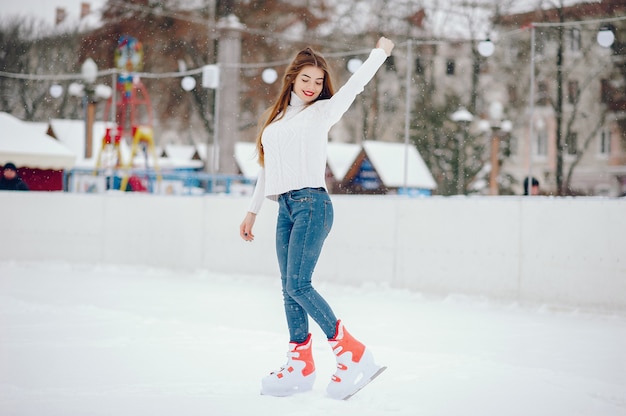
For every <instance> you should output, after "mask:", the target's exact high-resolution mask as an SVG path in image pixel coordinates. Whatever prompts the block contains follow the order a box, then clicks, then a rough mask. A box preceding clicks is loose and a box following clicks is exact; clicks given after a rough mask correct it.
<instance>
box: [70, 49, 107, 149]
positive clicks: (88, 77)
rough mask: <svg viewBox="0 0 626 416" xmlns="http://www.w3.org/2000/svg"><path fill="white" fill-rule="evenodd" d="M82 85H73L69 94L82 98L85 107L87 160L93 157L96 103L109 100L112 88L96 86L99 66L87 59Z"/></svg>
mask: <svg viewBox="0 0 626 416" xmlns="http://www.w3.org/2000/svg"><path fill="white" fill-rule="evenodd" d="M80 72H81V77H82V80H83V83H82V84H78V83H75V82H73V83H71V84H70V86H69V88H68V92H69V93H70V94H71V95H74V96H77V97H82V98H83V105H84V107H85V154H84V157H85V159H89V158H91V157H92V155H93V124H94V121H95V118H96V103H97V102H98V100H99V99H108V98H109V97H110V96H111V87H109V86H107V85H102V84H96V79H97V78H98V65H96V63H95V62H94V60H93V59H91V58H87V59H85V62H83V64H82V65H81V70H80Z"/></svg>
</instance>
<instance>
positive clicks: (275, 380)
mask: <svg viewBox="0 0 626 416" xmlns="http://www.w3.org/2000/svg"><path fill="white" fill-rule="evenodd" d="M311 344H312V340H311V334H309V335H308V337H307V338H306V341H304V342H303V343H301V344H296V343H295V342H290V343H289V351H288V352H287V364H285V365H284V366H283V367H281V369H280V370H278V371H275V372H273V373H270V375H268V376H266V377H264V378H263V380H261V394H265V395H268V396H280V397H282V396H290V395H292V394H295V393H303V392H305V391H309V390H311V389H313V383H314V382H315V363H314V362H313V351H312V349H311Z"/></svg>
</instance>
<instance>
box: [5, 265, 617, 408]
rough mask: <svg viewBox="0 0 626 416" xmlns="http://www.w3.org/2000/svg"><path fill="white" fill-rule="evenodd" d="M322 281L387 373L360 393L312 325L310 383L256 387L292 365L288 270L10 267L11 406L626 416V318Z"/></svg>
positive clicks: (322, 289)
mask: <svg viewBox="0 0 626 416" xmlns="http://www.w3.org/2000/svg"><path fill="white" fill-rule="evenodd" d="M314 283H315V282H314ZM316 287H317V289H318V290H319V291H320V292H321V293H322V295H324V296H325V297H326V299H327V300H328V301H329V303H330V304H331V306H332V307H333V309H334V310H335V312H336V314H337V316H338V317H339V318H341V319H342V320H343V321H344V323H345V324H346V327H347V328H348V329H349V330H350V332H351V333H352V334H353V335H355V336H356V337H357V338H359V339H361V340H362V341H363V342H364V343H366V344H367V345H368V347H369V348H370V349H371V350H372V351H373V352H374V355H375V357H376V359H377V361H378V362H379V363H380V364H383V365H387V366H388V367H389V369H388V370H387V371H386V372H385V373H383V374H382V375H381V376H380V377H379V378H378V379H376V380H375V381H374V382H372V384H370V385H369V386H368V387H366V388H365V389H364V390H362V391H361V392H360V393H359V394H357V395H356V396H354V397H353V398H352V399H351V400H349V401H335V400H332V399H330V398H328V397H326V395H325V387H326V384H327V382H328V381H329V379H330V376H331V375H332V373H333V372H334V366H335V364H334V357H333V355H332V353H331V350H330V347H329V346H328V345H327V342H326V340H325V339H324V336H323V334H322V332H321V331H320V330H319V328H318V327H317V326H316V325H315V323H313V322H311V332H312V333H313V337H314V341H313V342H314V344H313V347H314V354H315V358H316V365H317V373H318V374H317V382H316V385H315V388H314V390H313V392H310V393H305V394H301V395H296V396H292V397H288V398H274V397H267V396H261V395H260V394H259V389H260V379H261V377H263V376H264V375H265V374H266V373H268V372H270V371H272V370H276V369H278V368H279V367H280V366H281V365H282V364H284V363H285V361H286V357H285V353H286V349H287V343H288V341H289V340H288V338H287V330H286V324H285V319H284V317H283V310H282V298H281V294H280V284H279V279H278V278H277V277H271V276H253V275H228V274H212V273H209V272H206V271H189V270H187V271H185V270H164V269H149V268H144V267H135V266H133V267H130V266H102V265H84V264H83V265H77V264H64V263H12V262H4V263H0V415H3V416H17V415H29V416H61V415H62V416H72V415H81V416H99V415H113V416H126V415H128V416H131V415H132V416H144V415H145V416H160V415H184V416H194V415H212V416H213V415H215V416H221V415H229V416H230V415H237V416H246V415H287V414H288V415H292V416H297V415H324V416H340V415H341V416H346V415H360V416H364V415H372V416H374V415H376V416H379V415H429V416H460V415H480V416H503V415H506V416H516V415H520V416H529V415H532V416H575V415H587V416H616V415H626V316H625V315H624V314H621V313H606V312H591V311H579V310H575V309H567V308H557V307H553V306H549V305H518V304H516V303H512V302H503V301H498V300H493V299H490V300H488V299H478V298H467V297H463V296H454V295H451V296H446V297H437V296H430V295H423V294H419V293H411V292H408V291H403V290H397V289H392V288H388V287H384V286H380V287H378V286H364V287H358V288H355V287H349V286H341V285H334V284H328V283H325V284H318V285H316Z"/></svg>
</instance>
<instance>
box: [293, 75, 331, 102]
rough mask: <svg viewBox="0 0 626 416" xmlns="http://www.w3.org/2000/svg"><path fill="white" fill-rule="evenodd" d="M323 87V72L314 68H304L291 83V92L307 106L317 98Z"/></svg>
mask: <svg viewBox="0 0 626 416" xmlns="http://www.w3.org/2000/svg"><path fill="white" fill-rule="evenodd" d="M323 86H324V71H322V70H321V69H320V68H318V67H316V66H305V67H304V68H302V70H301V71H300V73H299V74H298V76H297V77H296V80H295V81H294V83H293V92H295V93H296V95H297V96H298V97H299V98H300V99H301V100H302V101H304V102H305V103H307V104H308V103H310V102H312V101H315V100H316V99H317V97H319V95H320V93H321V92H322V88H323Z"/></svg>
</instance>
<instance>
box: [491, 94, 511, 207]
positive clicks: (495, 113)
mask: <svg viewBox="0 0 626 416" xmlns="http://www.w3.org/2000/svg"><path fill="white" fill-rule="evenodd" d="M502 115H503V109H502V103H500V102H499V101H494V102H492V103H491V105H490V106H489V122H488V123H489V127H490V129H491V171H490V172H489V195H498V194H499V193H500V191H499V186H498V175H499V174H500V139H501V138H502V137H501V135H502V133H505V134H506V133H509V132H510V131H511V128H512V125H511V122H510V121H509V120H502Z"/></svg>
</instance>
